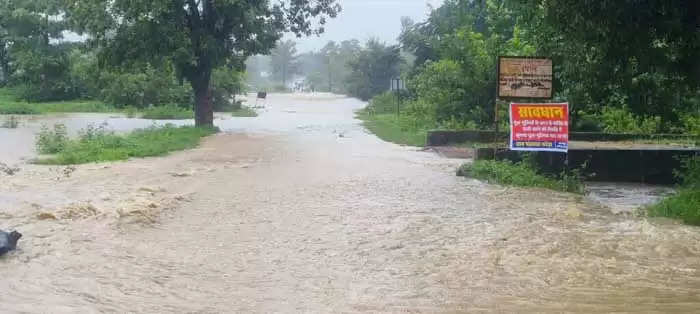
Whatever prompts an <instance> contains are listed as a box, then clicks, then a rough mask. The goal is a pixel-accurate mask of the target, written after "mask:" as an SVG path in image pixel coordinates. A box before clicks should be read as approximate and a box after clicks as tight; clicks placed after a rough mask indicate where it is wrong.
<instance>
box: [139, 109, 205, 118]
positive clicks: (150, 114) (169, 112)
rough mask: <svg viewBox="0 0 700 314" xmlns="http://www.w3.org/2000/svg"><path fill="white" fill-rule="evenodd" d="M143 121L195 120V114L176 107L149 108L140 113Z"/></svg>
mask: <svg viewBox="0 0 700 314" xmlns="http://www.w3.org/2000/svg"><path fill="white" fill-rule="evenodd" d="M139 115H140V117H141V118H142V119H152V120H186V119H193V118H194V112H193V111H192V110H190V109H185V108H182V107H178V106H176V105H165V106H156V107H149V108H146V109H143V110H141V111H140V114H139Z"/></svg>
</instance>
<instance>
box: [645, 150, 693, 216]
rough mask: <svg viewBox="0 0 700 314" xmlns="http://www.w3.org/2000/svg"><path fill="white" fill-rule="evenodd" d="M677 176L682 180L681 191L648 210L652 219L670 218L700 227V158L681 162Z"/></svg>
mask: <svg viewBox="0 0 700 314" xmlns="http://www.w3.org/2000/svg"><path fill="white" fill-rule="evenodd" d="M681 164H682V166H681V169H680V170H679V171H676V176H677V177H678V178H679V179H681V190H680V191H679V192H678V193H677V194H676V195H673V196H671V197H669V198H666V199H664V200H662V201H661V202H659V203H657V204H655V205H653V206H650V207H648V208H647V212H648V214H649V215H650V216H652V217H670V218H676V219H680V220H682V221H683V222H684V223H686V224H689V225H696V226H700V157H697V156H696V157H693V158H686V159H683V160H681Z"/></svg>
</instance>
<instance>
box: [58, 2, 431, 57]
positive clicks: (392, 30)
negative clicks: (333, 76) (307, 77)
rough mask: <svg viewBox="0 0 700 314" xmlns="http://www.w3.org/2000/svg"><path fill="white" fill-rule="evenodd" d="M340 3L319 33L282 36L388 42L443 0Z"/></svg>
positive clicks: (316, 43) (304, 43) (312, 43)
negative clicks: (403, 19) (406, 22)
mask: <svg viewBox="0 0 700 314" xmlns="http://www.w3.org/2000/svg"><path fill="white" fill-rule="evenodd" d="M338 2H339V3H340V5H341V6H342V7H343V11H342V12H340V14H339V15H338V17H336V18H335V19H330V20H329V21H328V23H326V26H325V29H326V32H325V33H324V34H322V35H321V36H320V37H317V36H311V37H303V38H296V36H293V35H291V34H289V35H287V36H286V37H285V39H291V40H294V41H296V42H297V50H298V51H299V52H307V51H310V50H319V49H321V48H322V47H323V46H324V45H325V44H326V43H327V42H328V41H329V40H334V41H336V42H340V41H343V40H347V39H358V40H360V41H361V42H365V41H366V40H367V39H369V38H371V37H376V38H379V40H382V41H385V42H387V43H389V44H391V43H395V42H396V39H397V37H398V36H399V34H400V33H401V17H403V16H408V17H411V18H412V19H413V20H414V21H423V20H425V19H426V17H427V15H428V13H430V9H429V8H428V5H432V6H433V7H438V6H440V5H441V4H442V3H443V0H338ZM65 35H66V36H65V38H64V40H66V41H78V40H84V37H79V36H77V35H75V34H72V33H66V34H65Z"/></svg>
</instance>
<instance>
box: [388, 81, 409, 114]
mask: <svg viewBox="0 0 700 314" xmlns="http://www.w3.org/2000/svg"><path fill="white" fill-rule="evenodd" d="M403 89H406V86H405V85H404V82H403V80H402V79H401V78H398V77H397V78H393V79H391V90H392V91H395V92H396V115H397V116H399V115H400V114H401V90H403Z"/></svg>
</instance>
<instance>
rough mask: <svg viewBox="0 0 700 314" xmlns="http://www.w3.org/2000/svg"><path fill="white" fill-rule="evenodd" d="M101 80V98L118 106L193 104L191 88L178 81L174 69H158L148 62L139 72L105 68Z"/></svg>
mask: <svg viewBox="0 0 700 314" xmlns="http://www.w3.org/2000/svg"><path fill="white" fill-rule="evenodd" d="M102 80H103V81H105V82H106V85H105V86H104V87H103V89H102V92H101V96H102V99H103V100H104V101H105V102H106V103H108V104H112V105H114V106H116V107H119V108H123V107H127V106H133V107H137V108H146V107H149V106H160V105H165V104H178V105H180V106H181V107H184V108H191V106H192V103H193V100H192V92H191V88H190V87H189V86H188V85H179V84H178V83H177V82H176V81H175V78H174V74H173V72H172V70H168V69H156V68H154V67H152V66H150V65H146V66H145V67H144V69H142V70H141V71H140V72H137V71H135V70H134V71H133V72H131V71H125V72H105V73H103V74H102Z"/></svg>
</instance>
